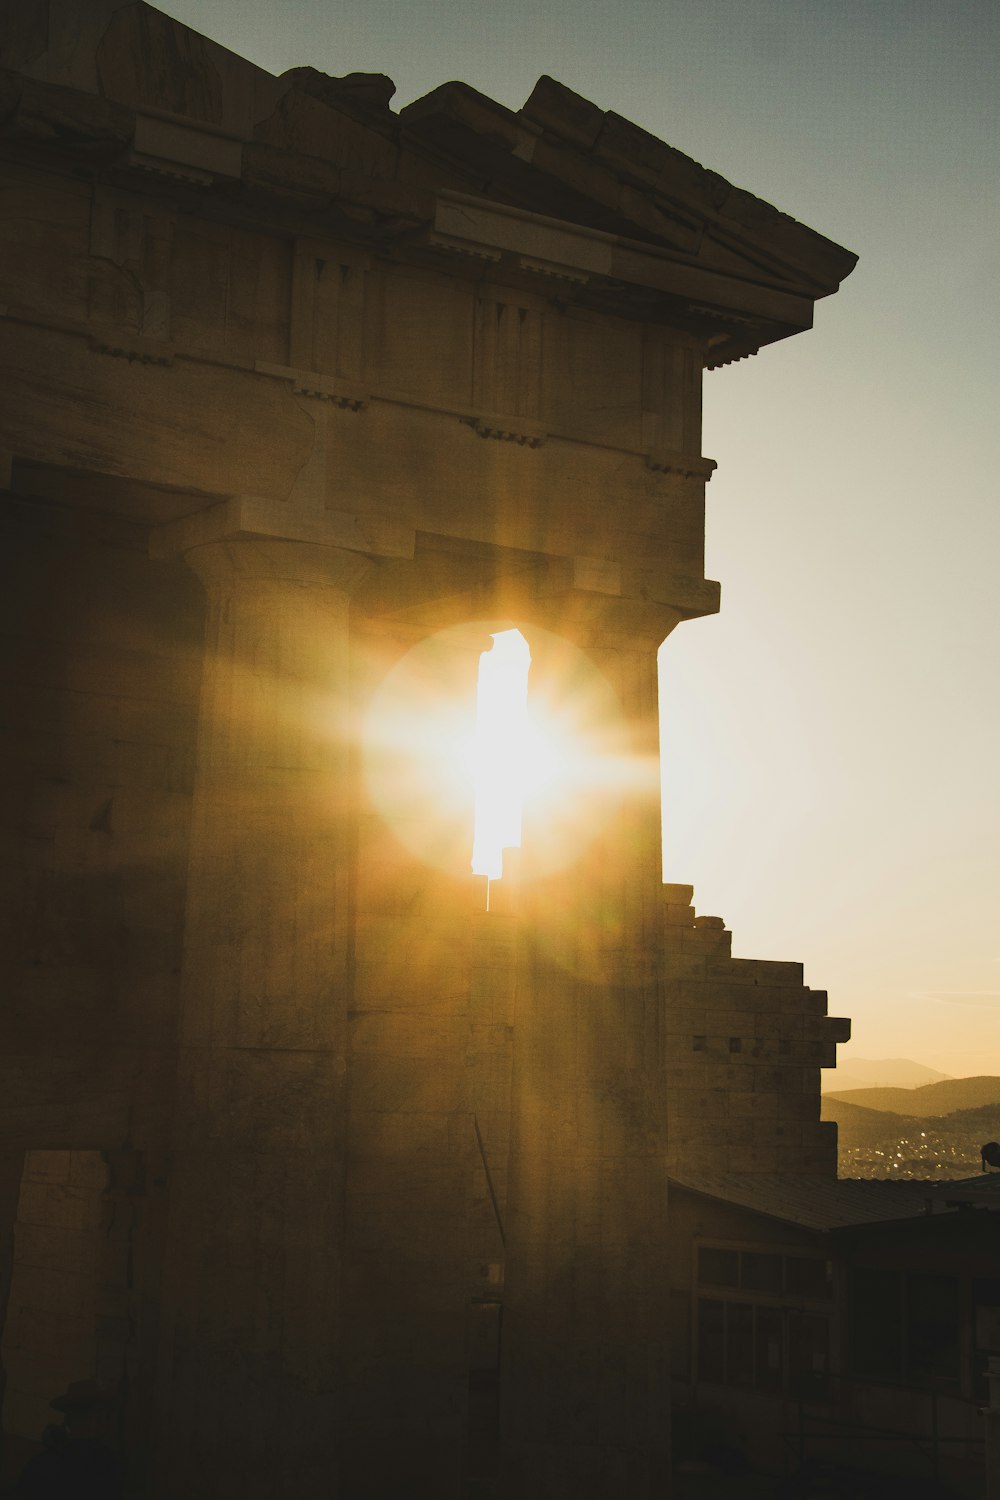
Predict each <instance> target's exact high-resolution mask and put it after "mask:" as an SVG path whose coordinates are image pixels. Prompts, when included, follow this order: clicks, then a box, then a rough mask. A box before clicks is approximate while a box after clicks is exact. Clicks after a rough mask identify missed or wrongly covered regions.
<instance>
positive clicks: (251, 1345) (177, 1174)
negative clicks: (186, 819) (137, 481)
mask: <svg viewBox="0 0 1000 1500" xmlns="http://www.w3.org/2000/svg"><path fill="white" fill-rule="evenodd" d="M187 560H188V562H189V563H190V565H191V566H192V568H194V570H195V572H196V573H197V574H198V576H199V578H200V579H201V581H202V583H203V584H204V587H205V591H206V594H207V596H208V621H207V628H206V636H205V659H204V675H203V684H202V699H201V717H200V726H199V738H198V766H197V778H196V786H195V794H194V808H193V817H192V831H191V855H190V867H189V878H188V901H187V914H186V929H185V947H184V969H183V991H182V994H183V998H182V1015H181V1027H180V1046H179V1065H178V1079H177V1097H176V1116H175V1128H174V1156H173V1165H172V1180H171V1201H170V1216H169V1237H168V1249H167V1256H166V1266H165V1272H164V1288H163V1308H164V1314H163V1328H162V1336H161V1349H162V1358H161V1372H160V1400H159V1403H158V1404H159V1410H160V1413H161V1417H162V1427H161V1431H160V1459H159V1463H158V1479H159V1486H160V1487H159V1491H158V1493H160V1494H161V1495H163V1496H164V1497H170V1500H174V1497H176V1496H179V1495H184V1496H187V1497H190V1500H196V1497H201V1496H204V1497H206V1500H207V1497H209V1496H211V1497H212V1500H222V1497H228V1496H239V1497H241V1500H247V1497H251V1500H252V1497H263V1496H265V1495H266V1496H267V1497H268V1500H279V1497H288V1500H292V1497H296V1500H298V1497H300V1496H302V1495H324V1496H335V1495H336V1494H337V1485H338V1479H337V1463H338V1445H339V1437H340V1433H339V1430H338V1409H339V1401H340V1396H341V1393H340V1391H339V1389H338V1369H339V1366H338V1360H339V1357H340V1350H341V1327H340V1324H341V1313H340V1305H339V1303H340V1274H341V1239H342V1229H343V1177H344V1149H345V1148H344V1120H345V1108H346V1101H345V1075H346V1041H345V1032H346V1024H347V1004H348V988H349V962H350V912H349V900H350V890H349V885H350V847H351V824H352V820H353V817H354V812H355V805H354V804H355V793H354V786H353V780H352V756H351V747H350V740H351V730H352V727H353V726H352V722H351V709H350V701H349V640H348V607H349V595H350V591H351V588H352V586H353V585H354V583H355V582H356V581H357V580H358V578H359V577H360V575H361V574H362V573H363V572H364V570H365V568H366V566H367V564H366V561H365V559H364V558H363V557H361V556H359V555H358V554H355V553H351V552H346V551H341V550H338V549H336V548H333V547H323V546H314V545H312V544H307V543H302V542H286V541H277V540H257V539H253V538H250V539H241V540H232V541H213V542H209V543H206V544H205V545H202V546H198V547H195V548H193V549H192V550H191V551H190V552H188V553H187Z"/></svg>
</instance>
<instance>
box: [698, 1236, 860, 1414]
mask: <svg viewBox="0 0 1000 1500" xmlns="http://www.w3.org/2000/svg"><path fill="white" fill-rule="evenodd" d="M698 1281H699V1282H700V1284H701V1285H702V1286H704V1287H712V1288H715V1287H718V1288H720V1289H722V1288H724V1289H726V1291H727V1292H728V1293H730V1295H726V1296H711V1295H710V1296H706V1297H700V1298H699V1301H698V1348H697V1376H698V1379H699V1380H702V1381H706V1382H710V1383H712V1384H716V1385H729V1386H741V1387H743V1388H745V1389H752V1390H757V1391H765V1392H770V1393H773V1394H776V1395H780V1394H782V1393H783V1392H787V1393H789V1394H791V1395H793V1396H795V1397H799V1398H804V1399H805V1400H807V1401H808V1400H812V1401H823V1400H825V1399H826V1396H827V1394H828V1385H829V1353H830V1351H829V1344H830V1327H829V1318H828V1317H827V1315H826V1314H825V1313H824V1312H823V1310H822V1309H821V1308H819V1307H815V1308H810V1307H808V1306H803V1305H802V1304H803V1303H807V1302H814V1303H822V1302H825V1301H828V1300H829V1299H830V1297H831V1295H832V1280H831V1272H830V1265H829V1262H828V1261H826V1260H823V1259H820V1257H818V1256H815V1255H812V1256H810V1255H785V1254H781V1253H778V1252H777V1251H770V1250H737V1249H734V1248H731V1247H729V1246H723V1245H699V1246H698Z"/></svg>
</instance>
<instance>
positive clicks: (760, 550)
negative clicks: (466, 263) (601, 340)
mask: <svg viewBox="0 0 1000 1500" xmlns="http://www.w3.org/2000/svg"><path fill="white" fill-rule="evenodd" d="M161 8H162V9H165V10H167V11H168V12H169V13H170V14H171V15H174V16H176V17H177V18H178V19H180V20H182V21H184V22H185V23H187V24H188V25H192V26H194V27H196V28H197V29H198V30H199V31H202V32H204V33H205V34H206V35H208V36H211V37H212V38H213V39H214V40H216V41H218V42H221V43H222V44H223V45H225V46H228V47H231V48H232V49H233V50H234V51H237V52H239V53H241V54H242V55H243V56H244V57H248V58H250V59H251V60H252V61H254V62H256V63H257V64H259V65H260V66H262V67H264V68H266V69H268V70H269V71H271V72H274V73H279V72H281V71H283V70H284V69H285V68H288V67H293V66H297V65H301V64H305V63H309V64H311V65H312V66H314V67H317V68H319V69H321V70H322V71H324V72H327V73H330V74H341V73H347V72H353V71H365V72H382V73H387V74H389V76H390V77H391V78H393V79H394V81H395V83H396V88H397V93H396V97H395V99H394V101H393V104H394V107H396V108H398V107H400V106H402V105H403V104H406V103H408V102H409V101H410V100H411V99H414V98H418V97H419V96H420V95H421V94H424V93H427V92H428V91H429V90H430V89H432V88H434V87H436V86H437V85H438V84H440V83H443V82H445V81H447V80H448V79H452V78H460V79H463V80H464V81H465V82H467V83H469V84H471V85H473V86H474V87H475V88H477V89H480V90H481V91H482V92H483V93H486V94H488V95H491V96H492V97H493V98H495V99H498V100H499V101H501V102H502V103H504V104H506V105H508V106H510V107H512V108H515V109H516V108H518V107H520V105H521V104H522V103H523V102H524V100H525V99H526V98H527V96H528V94H529V93H530V92H531V89H532V87H533V85H534V82H535V80H536V79H537V77H538V76H539V75H540V74H542V73H550V74H552V75H553V76H554V77H556V78H558V79H560V80H561V81H562V82H563V83H565V84H567V85H568V86H569V87H570V88H572V89H574V90H576V91H577V92H578V93H581V94H583V95H585V96H586V97H587V98H588V99H591V100H593V101H594V102H595V103H596V104H598V105H600V106H601V107H602V108H605V109H612V110H616V111H618V112H619V113H620V114H623V115H625V116H626V117H627V118H629V119H631V120H633V121H634V122H635V123H636V124H638V125H641V126H643V127H644V128H645V129H646V130H649V131H651V132H652V133H653V134H654V135H657V136H659V137H661V138H662V139H663V140H665V141H668V142H669V143H670V144H671V145H673V146H676V147H678V148H679V149H680V150H682V151H684V152H686V153H687V154H688V155H689V156H692V157H694V158H695V159H696V160H698V161H700V162H702V163H703V164H704V165H706V166H708V167H711V168H712V169H714V170H716V171H718V172H720V173H721V174H722V175H723V176H725V177H727V178H729V179H730V181H732V182H734V183H736V184H738V185H739V186H740V187H744V188H747V189H748V190H749V191H751V192H753V193H755V194H756V195H757V196H758V197H761V198H765V199H767V200H768V201H770V202H772V203H774V204H775V205H776V206H777V207H779V208H780V209H782V210H783V211H784V212H786V213H789V214H791V215H792V216H793V217H795V218H797V219H800V220H801V221H802V222H804V223H806V224H808V225H809V226H810V227H811V228H813V229H816V230H819V231H820V232H821V233H823V234H825V235H827V236H829V237H830V238H831V239H833V240H836V241H837V242H839V243H840V244H842V245H846V246H847V247H848V248H849V249H851V250H853V251H855V252H856V253H857V254H858V255H859V256H860V261H859V264H858V267H857V269H856V270H855V271H854V273H853V274H852V275H851V276H850V278H849V279H848V280H847V281H846V282H845V284H844V286H843V287H842V289H841V291H840V292H839V293H838V294H837V295H836V296H834V297H832V298H830V299H827V300H826V301H823V302H821V303H819V304H818V306H817V309H816V320H815V328H814V329H813V330H812V331H811V332H809V333H806V334H802V335H799V336H798V337H796V338H794V339H790V340H788V341H786V342H785V343H782V344H778V345H775V346H772V347H770V348H768V349H765V350H764V351H762V353H761V354H759V355H758V356H757V357H756V358H754V359H752V360H749V361H743V362H741V363H739V364H736V365H733V366H730V367H728V368H726V369H724V370H720V371H715V372H712V373H710V374H709V375H708V376H707V377H706V392H705V430H704V441H703V452H704V453H705V454H706V455H707V456H709V457H711V458H714V459H716V460H717V462H718V465H719V467H718V470H717V472H716V474H715V476H714V478H713V479H712V481H711V484H710V485H709V487H708V496H707V500H708V506H707V508H708V520H707V566H706V572H707V574H708V576H709V577H712V578H717V579H719V580H720V581H721V583H722V612H721V614H720V615H719V616H717V617H715V618H712V619H704V620H697V621H693V622H689V623H686V624H684V625H682V626H681V627H679V629H678V630H677V631H675V632H674V634H673V635H672V636H671V637H670V639H669V640H668V642H667V643H666V645H665V647H664V648H663V652H662V695H663V718H664V735H663V737H664V765H665V783H666V791H665V797H664V821H665V848H666V854H665V869H666V876H667V878H668V879H669V880H673V881H678V882H682V883H693V884H694V886H695V903H696V906H697V908H698V910H699V911H700V912H702V913H706V914H713V915H721V916H723V917H725V919H726V923H727V925H728V926H729V927H731V928H732V930H733V951H734V953H736V954H738V955H740V956H744V957H753V958H780V959H797V960H800V961H802V962H804V964H805V968H806V983H807V984H809V985H811V986H812V987H813V988H815V989H827V990H828V991H829V993H830V1011H831V1013H832V1014H835V1015H849V1016H851V1017H853V1021H854V1037H853V1040H852V1042H851V1043H850V1044H848V1046H846V1047H843V1048H841V1049H840V1050H841V1058H842V1062H843V1063H844V1064H848V1063H849V1061H850V1057H851V1054H852V1053H854V1054H855V1055H857V1056H862V1057H869V1058H887V1057H911V1058H914V1059H916V1060H918V1061H921V1062H923V1063H926V1064H928V1065H929V1066H931V1067H935V1068H938V1069H940V1070H941V1071H942V1072H945V1073H949V1074H953V1075H955V1076H961V1075H969V1074H977V1073H995V1074H1000V926H998V923H997V919H996V914H997V906H998V902H1000V856H998V849H1000V797H998V795H997V783H998V776H1000V753H998V752H1000V694H998V679H1000V672H998V667H1000V607H998V603H997V594H998V589H997V580H996V570H997V562H998V559H1000V505H998V504H997V478H996V476H997V475H998V473H1000V438H998V425H1000V424H998V416H1000V413H998V402H997V377H996V373H995V360H996V356H995V343H996V330H997V328H998V327H1000V290H998V288H1000V153H998V150H997V147H998V140H1000V118H998V116H1000V90H998V88H997V85H996V79H997V77H998V76H1000V6H998V5H997V4H996V3H995V0H618V3H617V4H616V5H614V6H612V5H609V4H607V3H606V0H601V3H597V0H575V3H572V4H570V3H568V0H548V3H546V4H544V5H538V4H537V3H530V0H505V3H504V4H503V5H499V4H495V5H492V6H490V5H488V4H484V3H483V0H436V3H432V0H367V3H366V4H364V5H356V4H346V3H342V0H333V3H330V0H328V3H323V4H320V3H308V0H281V4H274V3H273V0H166V3H165V4H163V5H162V6H161ZM828 1081H830V1080H828Z"/></svg>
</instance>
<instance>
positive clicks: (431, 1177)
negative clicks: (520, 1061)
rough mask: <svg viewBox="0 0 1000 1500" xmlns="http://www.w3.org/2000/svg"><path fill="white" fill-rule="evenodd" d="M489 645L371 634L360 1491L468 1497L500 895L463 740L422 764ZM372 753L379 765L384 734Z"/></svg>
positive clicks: (471, 637) (360, 1059)
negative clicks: (478, 1214)
mask: <svg viewBox="0 0 1000 1500" xmlns="http://www.w3.org/2000/svg"><path fill="white" fill-rule="evenodd" d="M489 645H490V640H489V636H488V635H486V634H485V633H484V632H480V631H476V630H472V631H466V632H461V631H454V630H452V631H446V632H444V633H443V634H442V635H440V636H435V637H433V638H431V639H426V640H424V641H422V642H420V643H418V644H417V645H416V648H415V649H414V651H413V652H412V655H409V656H407V657H402V647H401V646H399V647H398V648H397V647H396V646H395V645H394V643H393V639H392V637H391V635H390V636H388V637H385V638H383V639H382V640H381V642H380V641H379V639H378V638H376V637H372V638H370V639H368V640H366V642H365V657H364V663H365V668H366V670H365V673H364V676H365V678H366V687H367V691H366V692H364V693H363V694H361V695H359V696H360V697H361V699H362V701H365V700H370V699H371V698H372V697H373V695H377V696H379V697H383V696H385V695H387V696H388V699H389V702H390V704H391V706H392V708H393V709H394V710H396V711H398V713H399V718H398V721H393V726H392V728H391V734H390V735H389V737H390V738H391V740H392V744H391V745H389V746H387V747H386V748H385V763H384V764H383V766H382V770H381V773H380V775H377V776H373V774H372V773H373V771H377V769H378V768H377V766H373V765H369V766H368V767H367V774H366V789H367V790H369V791H371V792H372V795H373V799H374V804H375V805H372V806H366V809H365V814H364V817H363V820H362V825H361V830H360V837H359V846H358V884H357V920H356V962H355V986H354V1001H353V1006H352V1013H351V1017H350V1073H349V1080H350V1141H351V1157H350V1163H349V1170H348V1177H347V1221H348V1247H347V1254H346V1258H345V1267H344V1286H345V1332H346V1336H347V1349H348V1359H349V1362H350V1366H349V1374H350V1378H349V1384H348V1388H347V1390H346V1393H345V1411H346V1413H347V1423H348V1433H347V1440H346V1444H345V1490H346V1493H347V1494H349V1495H350V1497H351V1500H355V1497H362V1496H364V1497H371V1500H382V1497H385V1500H389V1497H396V1496H400V1497H402V1496H406V1497H408V1500H458V1496H459V1495H460V1494H461V1493H462V1481H463V1456H464V1450H465V1448H466V1445H467V1416H468V1404H469V1380H470V1374H469V1350H468V1341H469V1316H470V1306H471V1305H472V1302H473V1298H474V1296H475V1294H476V1292H477V1291H478V1290H479V1288H478V1284H477V1281H476V1267H475V1265H474V1264H473V1258H472V1254H471V1247H470V1211H471V1206H472V1202H471V1200H472V1197H473V1179H474V1175H475V1172H476V1168H477V1165H478V1161H479V1155H478V1147H477V1137H476V1129H475V1120H474V1109H475V1101H474V1091H473V1083H474V1076H475V1064H474V1053H475V1047H476V1045H477V1042H479V1043H480V1044H481V1038H480V1037H479V1035H478V1033H476V1030H475V1027H474V1008H473V1002H474V999H475V995H474V993H473V991H474V984H473V979H474V975H473V967H474V948H475V944H476V937H477V933H478V931H479V929H480V927H481V924H482V921H483V917H482V916H481V914H480V913H481V910H482V908H484V906H485V890H484V882H483V881H481V880H477V879H475V878H474V877H473V875H472V872H471V868H470V856H471V852H472V796H471V787H470V788H469V789H468V791H467V793H463V791H462V790H461V788H460V787H458V786H456V785H454V784H452V785H450V786H449V784H448V783H449V778H451V781H452V783H454V780H455V772H454V769H453V768H450V767H449V765H448V760H447V753H448V750H447V746H446V745H442V746H441V747H440V755H441V761H442V764H441V765H440V766H439V767H438V775H437V776H435V775H434V774H433V770H434V768H433V766H424V767H423V769H429V770H430V771H431V775H430V778H429V780H428V781H426V782H425V780H424V777H423V775H422V774H421V770H422V767H421V762H422V760H423V759H424V757H426V756H427V754H428V750H427V741H428V739H431V740H432V741H433V740H434V739H436V735H437V730H438V729H439V728H440V724H441V723H442V722H444V721H443V720H442V715H443V714H447V713H448V711H449V709H450V708H457V707H458V706H459V705H464V706H465V708H466V710H467V717H468V722H469V724H470V725H471V722H472V712H473V705H474V701H475V692H476V673H477V669H478V662H479V655H480V652H481V651H482V650H484V649H486V648H488V646H489ZM401 657H402V660H401V662H400V663H398V664H397V659H398V658H401ZM385 735H386V731H385V729H383V734H382V736H380V737H377V738H383V737H385ZM369 753H370V755H371V758H372V760H373V761H376V762H377V761H378V760H379V759H380V757H379V753H378V746H377V745H375V746H373V747H372V748H371V750H370V752H369ZM431 759H432V760H433V759H434V754H433V753H432V754H431ZM386 783H387V784H388V787H387V786H386ZM387 789H388V792H389V795H381V796H380V795H378V791H379V790H381V791H382V792H383V793H384V792H385V791H386V790H387ZM393 789H395V791H396V792H397V793H398V796H397V795H393ZM449 804H450V805H449Z"/></svg>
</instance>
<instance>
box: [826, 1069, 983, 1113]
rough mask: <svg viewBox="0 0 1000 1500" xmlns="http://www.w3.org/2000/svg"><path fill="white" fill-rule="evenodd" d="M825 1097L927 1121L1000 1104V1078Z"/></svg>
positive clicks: (953, 1080) (842, 1091)
mask: <svg viewBox="0 0 1000 1500" xmlns="http://www.w3.org/2000/svg"><path fill="white" fill-rule="evenodd" d="M823 1097H824V1101H827V1100H837V1101H839V1102H841V1103H843V1104H855V1105H859V1106H860V1107H861V1108H863V1109H873V1110H884V1111H888V1112H889V1113H891V1114H898V1115H916V1116H919V1117H920V1118H921V1119H927V1118H930V1117H932V1116H934V1115H947V1114H951V1112H952V1111H953V1110H956V1109H979V1108H980V1107H981V1106H982V1105H984V1104H1000V1078H995V1077H992V1076H988V1077H980V1078H946V1079H943V1080H942V1081H941V1082H940V1083H925V1084H924V1085H923V1087H922V1088H915V1089H902V1088H889V1089H872V1088H869V1089H836V1090H832V1091H831V1092H830V1093H828V1094H825V1095H824V1096H823ZM828 1118H830V1119H832V1118H833V1116H832V1115H831V1116H828Z"/></svg>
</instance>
